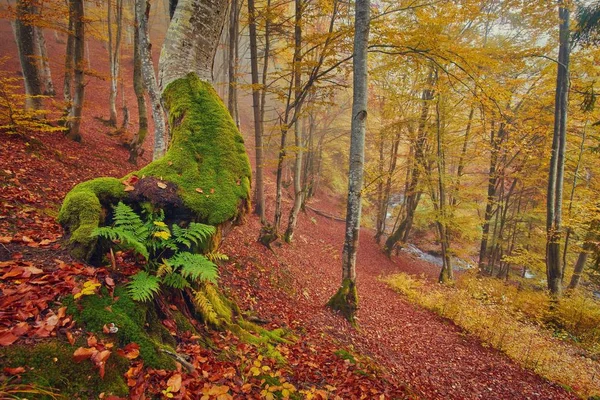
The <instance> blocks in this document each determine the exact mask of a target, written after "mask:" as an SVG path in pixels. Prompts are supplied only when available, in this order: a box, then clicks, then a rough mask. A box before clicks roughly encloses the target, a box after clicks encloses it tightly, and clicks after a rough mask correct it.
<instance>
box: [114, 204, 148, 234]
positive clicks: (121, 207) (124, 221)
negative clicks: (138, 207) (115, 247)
mask: <svg viewBox="0 0 600 400" xmlns="http://www.w3.org/2000/svg"><path fill="white" fill-rule="evenodd" d="M113 218H114V227H115V229H117V228H120V230H122V231H124V232H129V233H131V234H132V235H133V236H134V237H135V238H136V239H137V240H138V241H140V242H143V241H145V240H147V239H148V236H149V234H150V231H149V230H148V226H147V225H146V224H145V223H144V221H142V219H141V218H140V216H139V215H137V214H136V213H135V212H134V211H133V209H132V208H131V207H129V206H128V205H127V204H124V203H123V202H119V203H118V204H117V205H116V206H115V207H114V210H113Z"/></svg>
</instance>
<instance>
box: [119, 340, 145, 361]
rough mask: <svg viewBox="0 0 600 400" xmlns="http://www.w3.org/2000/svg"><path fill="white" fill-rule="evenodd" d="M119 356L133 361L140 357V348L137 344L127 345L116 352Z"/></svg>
mask: <svg viewBox="0 0 600 400" xmlns="http://www.w3.org/2000/svg"><path fill="white" fill-rule="evenodd" d="M117 353H119V355H120V356H122V357H125V358H127V359H129V360H134V359H136V358H137V357H138V356H139V355H140V346H139V345H138V344H137V343H129V344H128V345H127V346H125V347H123V348H122V349H119V350H117Z"/></svg>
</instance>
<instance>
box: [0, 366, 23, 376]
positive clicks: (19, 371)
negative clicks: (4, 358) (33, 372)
mask: <svg viewBox="0 0 600 400" xmlns="http://www.w3.org/2000/svg"><path fill="white" fill-rule="evenodd" d="M2 370H3V371H4V372H5V373H6V374H8V375H19V374H22V373H23V372H25V368H23V367H16V368H9V367H4V368H3V369H2Z"/></svg>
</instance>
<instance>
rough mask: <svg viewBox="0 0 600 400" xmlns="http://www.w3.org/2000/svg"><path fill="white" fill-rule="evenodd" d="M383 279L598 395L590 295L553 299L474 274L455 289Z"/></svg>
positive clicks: (555, 377) (528, 363)
mask: <svg viewBox="0 0 600 400" xmlns="http://www.w3.org/2000/svg"><path fill="white" fill-rule="evenodd" d="M385 282H386V283H387V284H388V285H390V286H391V287H392V288H394V289H395V290H397V291H398V292H400V293H402V294H404V295H405V296H406V297H408V299H409V300H410V301H412V302H414V303H417V304H419V305H421V306H423V307H425V308H427V309H429V310H432V311H434V312H436V313H437V314H439V315H441V316H443V317H446V318H449V319H451V320H452V321H453V322H454V323H456V324H457V325H458V326H460V327H461V328H463V329H464V330H465V331H467V332H468V333H471V334H474V335H476V336H478V337H479V338H480V339H481V340H482V341H483V342H484V345H488V346H491V347H494V348H496V349H498V350H501V351H502V352H504V353H506V354H507V355H508V356H509V357H510V358H512V359H513V360H515V361H517V362H518V363H519V364H520V365H522V366H523V367H525V368H529V369H532V370H533V371H535V372H536V373H538V374H539V375H541V376H543V377H545V378H547V379H549V380H551V381H554V382H557V383H559V384H561V385H563V386H564V387H565V388H567V389H570V390H573V391H575V392H576V393H578V394H579V395H583V396H586V397H587V396H592V395H598V394H599V393H600V377H599V376H598V375H599V373H600V366H598V363H597V362H596V361H595V359H596V358H597V355H598V353H599V350H600V336H599V335H600V332H599V329H600V310H599V307H598V303H597V302H596V301H594V300H593V299H592V298H590V297H589V296H588V295H586V294H583V293H578V292H575V293H571V294H570V295H568V296H565V297H564V298H563V299H561V300H560V301H552V300H551V298H550V297H549V296H548V295H547V294H546V293H545V292H543V291H534V290H532V289H524V288H520V287H518V286H516V285H507V284H505V283H504V282H502V281H499V280H493V279H487V278H477V277H475V276H465V277H462V278H461V279H460V280H458V282H457V283H456V285H455V286H454V287H444V286H440V285H432V284H431V283H428V282H427V281H426V279H425V278H421V279H419V278H414V277H411V276H410V275H408V274H404V273H400V274H396V275H392V276H389V277H387V278H386V279H385ZM575 344H576V345H575Z"/></svg>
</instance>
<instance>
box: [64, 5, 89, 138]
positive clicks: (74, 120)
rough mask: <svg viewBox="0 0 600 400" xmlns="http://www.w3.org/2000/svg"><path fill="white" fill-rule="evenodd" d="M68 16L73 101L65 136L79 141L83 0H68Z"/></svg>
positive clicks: (82, 72)
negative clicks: (69, 22)
mask: <svg viewBox="0 0 600 400" xmlns="http://www.w3.org/2000/svg"><path fill="white" fill-rule="evenodd" d="M69 18H72V20H73V36H74V37H73V68H74V77H73V88H74V95H73V102H72V105H71V111H70V113H69V119H68V121H67V129H68V131H67V137H68V138H69V139H71V140H75V141H77V142H80V141H81V133H80V132H79V130H80V127H81V115H82V111H83V100H84V94H85V82H84V78H85V61H84V57H85V49H84V47H85V21H84V6H83V0H69Z"/></svg>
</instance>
